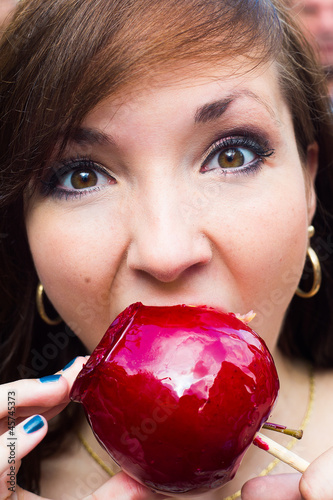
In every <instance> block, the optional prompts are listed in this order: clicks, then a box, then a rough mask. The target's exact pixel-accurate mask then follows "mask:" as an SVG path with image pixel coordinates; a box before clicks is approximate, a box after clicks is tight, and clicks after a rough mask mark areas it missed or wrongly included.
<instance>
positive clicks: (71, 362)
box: [62, 358, 76, 371]
mask: <svg viewBox="0 0 333 500" xmlns="http://www.w3.org/2000/svg"><path fill="white" fill-rule="evenodd" d="M75 360H76V358H74V359H72V361H70V362H69V363H67V365H66V366H65V367H64V368H63V369H62V371H65V370H67V368H69V367H70V366H72V365H73V364H74V362H75Z"/></svg>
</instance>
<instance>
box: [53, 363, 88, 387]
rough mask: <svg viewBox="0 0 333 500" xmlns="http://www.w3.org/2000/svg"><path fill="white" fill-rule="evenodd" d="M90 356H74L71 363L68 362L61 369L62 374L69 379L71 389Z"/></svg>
mask: <svg viewBox="0 0 333 500" xmlns="http://www.w3.org/2000/svg"><path fill="white" fill-rule="evenodd" d="M88 359H89V356H78V357H77V358H74V359H73V360H72V361H71V362H70V363H68V364H67V365H66V366H65V368H64V369H63V370H61V372H59V373H61V375H62V376H63V377H64V378H65V379H66V380H67V383H68V386H69V389H70V388H71V387H72V385H73V383H74V380H75V379H76V377H77V376H78V374H79V372H80V371H81V370H82V367H83V365H85V364H86V362H87V361H88Z"/></svg>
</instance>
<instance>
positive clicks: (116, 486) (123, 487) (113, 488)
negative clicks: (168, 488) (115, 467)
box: [83, 472, 170, 500]
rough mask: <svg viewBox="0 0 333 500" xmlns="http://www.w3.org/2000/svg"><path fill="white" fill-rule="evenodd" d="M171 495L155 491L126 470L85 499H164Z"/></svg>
mask: <svg viewBox="0 0 333 500" xmlns="http://www.w3.org/2000/svg"><path fill="white" fill-rule="evenodd" d="M166 498H168V499H169V500H170V497H166V496H164V495H159V494H157V493H153V492H152V491H151V490H149V489H148V488H145V487H144V486H142V485H141V484H139V483H138V482H137V481H135V480H134V479H132V478H131V477H129V476H128V475H127V474H125V473H124V472H118V474H116V475H115V476H114V477H113V478H112V479H110V480H109V481H107V482H106V483H105V484H103V486H101V487H100V488H98V490H96V491H95V493H93V494H92V495H89V496H88V497H85V498H84V499H83V500H163V499H166Z"/></svg>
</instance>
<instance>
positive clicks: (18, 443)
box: [0, 415, 47, 474]
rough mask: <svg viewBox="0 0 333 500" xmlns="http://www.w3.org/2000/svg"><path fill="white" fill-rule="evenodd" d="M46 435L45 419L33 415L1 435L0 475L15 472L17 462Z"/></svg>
mask: <svg viewBox="0 0 333 500" xmlns="http://www.w3.org/2000/svg"><path fill="white" fill-rule="evenodd" d="M46 433H47V422H46V420H45V418H44V417H42V416H41V415H34V416H33V417H30V418H28V419H26V420H25V421H24V422H22V423H21V424H20V425H18V426H16V427H15V428H11V429H9V430H8V431H7V432H6V433H5V434H3V435H2V436H1V437H0V474H3V473H4V472H6V471H8V470H15V469H16V467H17V463H18V461H20V460H21V459H22V458H23V457H25V456H26V455H27V454H28V453H29V452H30V451H31V450H32V449H33V448H35V446H37V444H38V443H39V442H40V441H41V440H42V439H43V438H44V436H45V435H46ZM11 466H12V468H11Z"/></svg>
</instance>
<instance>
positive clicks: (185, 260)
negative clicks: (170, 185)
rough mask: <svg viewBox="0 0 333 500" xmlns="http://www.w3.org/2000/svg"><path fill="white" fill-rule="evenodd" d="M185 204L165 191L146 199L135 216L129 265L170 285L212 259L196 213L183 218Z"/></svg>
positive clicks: (128, 257) (207, 240)
mask: <svg viewBox="0 0 333 500" xmlns="http://www.w3.org/2000/svg"><path fill="white" fill-rule="evenodd" d="M182 205H183V206H184V201H183V200H181V199H178V198H177V197H176V196H173V195H171V194H170V193H168V192H167V191H166V190H163V192H161V191H160V190H158V193H156V196H150V197H149V196H145V197H144V200H143V201H141V203H140V209H139V210H138V211H136V213H135V214H133V219H132V221H133V225H132V240H131V243H130V245H129V248H128V253H127V265H128V267H129V268H130V269H132V270H135V271H142V272H144V273H147V274H149V275H150V276H152V277H154V278H155V279H156V280H158V281H161V282H165V283H169V282H172V281H175V280H177V278H179V277H180V276H181V275H183V274H184V273H186V271H188V270H190V269H191V270H194V269H195V268H196V267H199V266H203V265H205V264H207V263H208V262H210V260H211V258H212V248H211V244H210V241H209V238H208V237H207V236H206V235H205V234H204V232H203V231H201V230H200V225H199V218H198V217H196V214H195V213H193V215H192V216H191V215H189V213H188V212H189V211H190V210H189V211H188V212H187V216H186V217H185V216H184V211H183V210H182Z"/></svg>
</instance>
